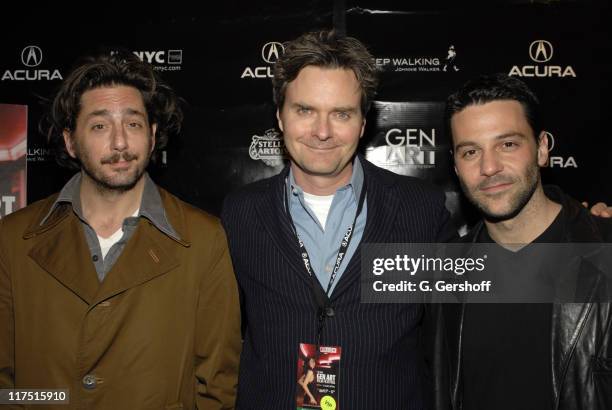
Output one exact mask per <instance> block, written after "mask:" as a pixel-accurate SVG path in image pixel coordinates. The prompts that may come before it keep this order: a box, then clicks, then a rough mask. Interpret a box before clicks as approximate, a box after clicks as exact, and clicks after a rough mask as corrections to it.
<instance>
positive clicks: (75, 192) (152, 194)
mask: <svg viewBox="0 0 612 410" xmlns="http://www.w3.org/2000/svg"><path fill="white" fill-rule="evenodd" d="M143 177H144V179H145V184H144V190H143V192H142V201H141V203H140V211H139V216H142V217H145V218H147V219H148V220H149V221H151V223H153V225H155V227H156V228H157V229H159V230H160V231H162V232H163V233H165V234H166V235H168V236H170V237H172V238H174V239H176V240H179V241H180V240H181V238H180V237H179V235H178V233H177V232H176V231H175V230H174V228H173V227H172V225H171V224H170V221H168V218H167V216H166V211H165V210H164V204H163V202H162V199H161V196H160V195H159V190H158V189H157V186H156V185H155V183H154V182H153V180H152V179H151V177H150V176H149V174H148V173H145V174H144V176H143ZM81 180H82V174H81V173H80V172H78V173H76V174H75V175H74V176H73V177H72V178H70V180H69V181H68V182H67V183H66V185H64V187H63V188H62V190H61V191H60V193H59V195H58V196H57V199H56V200H55V202H53V205H52V206H51V208H50V209H49V212H48V213H47V215H45V217H44V218H43V219H42V221H40V225H41V226H42V225H44V224H45V222H46V221H47V219H48V218H49V216H51V214H52V213H53V211H55V209H56V208H57V207H59V206H60V205H61V204H66V203H68V204H71V205H72V210H73V211H74V213H75V215H76V216H77V217H78V218H79V219H80V220H81V221H83V222H85V223H87V221H86V220H85V218H84V217H83V211H82V209H81V196H80V188H81Z"/></svg>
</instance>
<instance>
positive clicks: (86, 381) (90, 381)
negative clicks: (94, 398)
mask: <svg viewBox="0 0 612 410" xmlns="http://www.w3.org/2000/svg"><path fill="white" fill-rule="evenodd" d="M82 382H83V387H85V388H86V389H95V388H96V386H97V385H98V381H97V380H96V376H94V375H93V374H88V375H86V376H85V377H83V380H82Z"/></svg>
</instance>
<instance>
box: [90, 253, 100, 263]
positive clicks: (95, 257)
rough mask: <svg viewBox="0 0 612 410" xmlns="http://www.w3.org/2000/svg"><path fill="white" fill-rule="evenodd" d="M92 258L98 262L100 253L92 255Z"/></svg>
mask: <svg viewBox="0 0 612 410" xmlns="http://www.w3.org/2000/svg"><path fill="white" fill-rule="evenodd" d="M91 259H93V261H94V262H98V259H99V258H98V255H94V256H92V257H91Z"/></svg>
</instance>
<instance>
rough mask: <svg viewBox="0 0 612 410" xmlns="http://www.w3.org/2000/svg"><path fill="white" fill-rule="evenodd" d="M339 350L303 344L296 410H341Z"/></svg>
mask: <svg viewBox="0 0 612 410" xmlns="http://www.w3.org/2000/svg"><path fill="white" fill-rule="evenodd" d="M341 353H342V350H341V348H340V347H339V346H316V345H312V344H307V343H300V346H299V351H298V363H297V390H296V395H295V402H296V409H297V410H310V409H321V410H339V408H340V407H339V403H338V381H339V380H338V377H339V373H340V356H341Z"/></svg>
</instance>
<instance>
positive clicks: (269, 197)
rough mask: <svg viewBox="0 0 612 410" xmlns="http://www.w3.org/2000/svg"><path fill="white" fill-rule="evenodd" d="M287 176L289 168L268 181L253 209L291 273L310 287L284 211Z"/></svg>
mask: <svg viewBox="0 0 612 410" xmlns="http://www.w3.org/2000/svg"><path fill="white" fill-rule="evenodd" d="M288 174H289V167H286V168H285V169H284V170H283V171H282V172H281V173H280V174H279V175H277V176H276V177H274V178H272V179H271V180H270V181H269V185H268V186H267V187H266V189H264V190H263V191H262V192H260V195H259V196H258V198H257V200H258V202H259V204H256V206H255V209H256V212H257V216H258V217H259V218H260V219H261V222H262V225H263V226H264V227H265V229H266V231H267V232H268V236H269V238H270V242H271V243H272V245H274V248H275V250H276V251H277V252H278V253H279V254H280V255H282V257H283V258H284V259H285V261H286V263H287V264H288V265H289V267H290V268H291V269H290V270H291V271H292V273H294V274H296V275H297V276H298V277H299V278H300V280H303V281H306V282H307V283H308V284H309V285H311V284H312V282H313V281H312V280H311V279H310V278H309V277H308V274H307V273H306V269H305V268H304V265H303V262H302V257H301V255H300V249H299V246H298V242H297V237H296V235H295V233H294V231H293V227H292V225H291V220H290V219H289V216H288V215H287V212H286V210H285V194H286V193H285V189H286V185H285V179H286V177H287V175H288Z"/></svg>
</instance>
